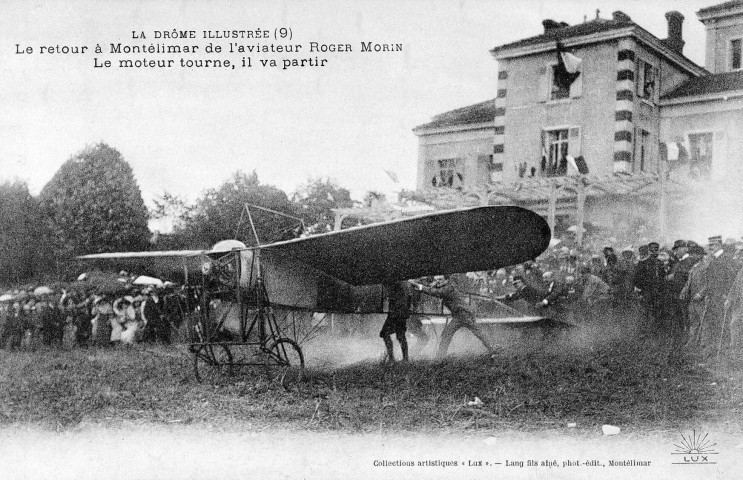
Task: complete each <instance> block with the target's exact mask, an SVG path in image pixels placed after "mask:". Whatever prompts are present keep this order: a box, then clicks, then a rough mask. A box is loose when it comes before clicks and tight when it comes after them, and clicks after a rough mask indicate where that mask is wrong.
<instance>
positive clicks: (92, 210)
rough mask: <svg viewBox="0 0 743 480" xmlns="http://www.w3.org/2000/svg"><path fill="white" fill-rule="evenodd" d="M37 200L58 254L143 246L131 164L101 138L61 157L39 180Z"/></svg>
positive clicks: (143, 225)
mask: <svg viewBox="0 0 743 480" xmlns="http://www.w3.org/2000/svg"><path fill="white" fill-rule="evenodd" d="M40 201H41V206H42V209H43V211H44V214H45V215H46V217H47V218H48V221H49V225H50V228H51V229H52V232H53V234H54V236H55V245H54V247H55V253H56V254H57V255H58V256H59V257H60V258H61V259H62V260H67V259H70V258H72V257H73V256H75V255H81V254H86V253H98V252H114V251H134V250H145V249H146V248H147V246H148V240H149V238H150V231H149V229H148V228H147V218H148V217H147V208H146V207H145V205H144V201H143V200H142V194H141V192H140V190H139V187H138V186H137V182H136V181H135V179H134V174H133V173H132V169H131V167H130V166H129V164H128V163H127V162H126V161H125V160H124V159H123V158H122V156H121V154H120V153H119V152H118V151H116V150H115V149H113V148H111V147H109V146H108V145H106V144H105V143H99V144H97V145H94V146H92V147H88V148H85V149H84V150H82V151H81V152H79V153H78V154H77V155H75V156H73V157H72V158H70V159H69V160H67V161H66V162H65V163H64V164H63V165H62V166H61V167H60V169H59V170H58V171H57V173H56V174H55V175H54V177H53V178H52V179H51V180H50V181H49V183H48V184H46V186H44V188H43V190H42V191H41V195H40Z"/></svg>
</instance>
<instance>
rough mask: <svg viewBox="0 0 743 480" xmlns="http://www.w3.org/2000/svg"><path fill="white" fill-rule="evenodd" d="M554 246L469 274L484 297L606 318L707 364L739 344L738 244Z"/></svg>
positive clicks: (547, 312)
mask: <svg viewBox="0 0 743 480" xmlns="http://www.w3.org/2000/svg"><path fill="white" fill-rule="evenodd" d="M566 240H567V241H553V243H552V244H551V246H550V247H549V248H548V249H547V251H545V252H544V253H543V254H542V255H541V256H540V257H539V258H537V259H535V260H534V261H531V262H526V263H524V264H521V265H517V266H515V267H512V268H509V269H500V270H497V271H492V272H488V273H487V274H484V275H473V276H472V277H474V280H475V283H476V288H477V289H479V292H480V293H481V294H483V295H488V296H491V297H493V298H495V299H497V300H501V301H506V302H512V303H513V304H514V306H516V307H517V308H518V309H519V310H521V311H522V312H523V313H526V314H530V315H538V316H546V317H550V318H555V319H558V320H562V321H565V322H567V323H590V322H591V320H592V319H596V318H601V319H603V320H606V319H609V320H610V321H613V322H618V323H622V322H624V323H633V324H634V325H636V326H638V327H639V329H638V331H639V334H640V335H662V336H665V337H666V338H668V339H670V340H671V341H672V342H673V345H674V346H676V347H678V348H687V349H693V350H696V351H698V352H699V353H701V354H702V355H703V356H704V357H705V358H709V357H711V356H713V355H718V354H719V353H720V351H721V350H722V349H724V348H726V347H727V346H729V345H730V344H731V343H732V342H734V340H735V337H736V333H737V332H736V329H737V328H739V325H738V323H740V322H739V318H740V317H741V315H743V270H741V266H743V242H741V241H735V240H733V239H727V240H725V241H724V242H723V241H722V237H720V236H716V237H710V238H709V239H708V243H707V244H706V245H704V246H702V245H699V244H697V243H696V242H694V241H691V240H677V241H675V242H674V243H673V244H670V245H666V246H661V245H660V244H659V243H658V242H654V241H649V242H647V243H643V244H641V245H639V246H637V247H635V246H632V245H625V246H621V245H619V244H618V242H617V241H616V239H614V238H611V237H609V238H606V237H604V238H600V239H597V238H595V237H594V238H589V239H588V241H587V242H585V244H584V246H583V247H578V246H577V245H576V244H575V242H574V241H573V240H574V239H573V238H567V239H566Z"/></svg>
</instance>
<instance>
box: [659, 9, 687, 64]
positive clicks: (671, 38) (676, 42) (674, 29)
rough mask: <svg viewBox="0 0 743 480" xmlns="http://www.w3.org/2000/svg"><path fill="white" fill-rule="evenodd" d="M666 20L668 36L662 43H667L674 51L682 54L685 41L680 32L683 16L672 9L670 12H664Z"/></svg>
mask: <svg viewBox="0 0 743 480" xmlns="http://www.w3.org/2000/svg"><path fill="white" fill-rule="evenodd" d="M666 20H667V21H668V38H666V39H665V40H663V43H665V44H666V45H668V47H669V48H671V50H673V51H674V52H676V53H678V54H680V55H683V52H684V43H686V42H684V40H683V38H682V36H683V35H682V33H681V29H682V26H683V24H684V16H683V15H681V14H680V13H679V12H677V11H675V10H674V11H672V12H666Z"/></svg>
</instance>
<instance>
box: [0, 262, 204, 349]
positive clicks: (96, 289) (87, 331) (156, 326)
mask: <svg viewBox="0 0 743 480" xmlns="http://www.w3.org/2000/svg"><path fill="white" fill-rule="evenodd" d="M137 278H138V277H137V276H130V275H128V273H127V272H121V273H120V274H119V278H118V279H116V281H115V284H114V288H112V286H111V282H103V283H98V282H96V281H94V280H91V281H88V279H87V278H86V276H85V275H81V277H80V278H79V279H78V281H76V282H73V283H72V284H58V285H54V286H52V287H48V286H39V287H34V286H26V287H23V288H15V289H12V290H9V291H7V292H5V293H4V294H2V295H0V348H4V349H8V350H15V349H29V350H33V349H36V348H38V347H41V346H47V347H66V348H72V347H75V346H110V345H131V344H134V343H138V342H159V343H170V342H171V341H172V339H173V335H174V334H177V332H178V331H179V327H180V325H181V324H182V323H183V319H184V316H185V312H187V311H189V308H188V303H189V302H188V301H189V298H188V293H187V292H188V290H186V289H184V288H182V287H177V286H176V285H174V284H171V283H164V284H163V283H161V284H158V285H138V284H136V283H134V281H135V280H136V279H137Z"/></svg>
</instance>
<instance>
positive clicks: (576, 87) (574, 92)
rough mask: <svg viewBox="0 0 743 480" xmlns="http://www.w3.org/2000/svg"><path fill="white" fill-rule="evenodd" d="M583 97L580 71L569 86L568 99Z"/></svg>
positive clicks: (581, 73)
mask: <svg viewBox="0 0 743 480" xmlns="http://www.w3.org/2000/svg"><path fill="white" fill-rule="evenodd" d="M581 95H583V71H582V70H581V72H580V75H578V78H576V79H575V81H574V82H573V83H572V85H570V98H578V97H580V96H581Z"/></svg>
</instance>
